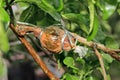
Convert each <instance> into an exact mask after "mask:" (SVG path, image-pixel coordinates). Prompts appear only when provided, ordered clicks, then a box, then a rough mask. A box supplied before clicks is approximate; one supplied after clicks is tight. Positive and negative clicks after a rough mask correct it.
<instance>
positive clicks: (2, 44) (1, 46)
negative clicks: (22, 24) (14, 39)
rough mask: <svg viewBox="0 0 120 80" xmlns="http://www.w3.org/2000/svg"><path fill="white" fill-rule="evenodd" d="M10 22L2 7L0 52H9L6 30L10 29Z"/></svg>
mask: <svg viewBox="0 0 120 80" xmlns="http://www.w3.org/2000/svg"><path fill="white" fill-rule="evenodd" d="M9 21H10V19H9V16H8V14H7V13H6V11H5V10H4V9H3V8H1V7H0V38H1V39H0V50H2V51H4V52H7V51H8V50H9V44H8V39H7V35H6V33H5V30H4V28H5V27H8V24H9Z"/></svg>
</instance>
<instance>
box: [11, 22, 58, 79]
mask: <svg viewBox="0 0 120 80" xmlns="http://www.w3.org/2000/svg"><path fill="white" fill-rule="evenodd" d="M10 28H11V29H12V31H13V32H14V33H15V34H16V35H17V37H18V38H19V40H20V41H21V42H22V43H23V45H24V46H25V47H26V48H27V50H28V51H29V53H30V55H31V56H32V57H33V58H34V60H35V61H36V62H37V63H38V65H39V66H40V67H41V69H42V70H43V71H44V72H45V74H46V75H47V76H48V77H49V78H50V79H51V80H59V79H58V78H57V77H56V76H55V75H54V74H53V73H52V72H51V71H50V70H49V69H48V68H47V67H46V65H45V64H44V62H43V61H42V59H41V58H40V57H39V55H38V54H37V53H36V51H35V50H34V49H33V47H32V46H31V45H30V44H29V42H28V41H27V40H26V39H25V37H24V36H19V34H18V33H17V31H16V29H15V26H13V24H10Z"/></svg>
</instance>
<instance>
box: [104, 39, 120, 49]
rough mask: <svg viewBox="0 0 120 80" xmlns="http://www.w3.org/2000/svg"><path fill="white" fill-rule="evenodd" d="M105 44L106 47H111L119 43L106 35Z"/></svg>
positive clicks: (117, 45) (115, 46) (117, 46)
mask: <svg viewBox="0 0 120 80" xmlns="http://www.w3.org/2000/svg"><path fill="white" fill-rule="evenodd" d="M105 45H106V47H108V48H111V49H118V48H119V44H118V43H117V42H116V41H115V40H114V39H113V38H112V37H106V39H105Z"/></svg>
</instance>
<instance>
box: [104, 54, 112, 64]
mask: <svg viewBox="0 0 120 80" xmlns="http://www.w3.org/2000/svg"><path fill="white" fill-rule="evenodd" d="M102 56H103V59H104V60H105V61H106V62H107V63H112V61H113V58H112V57H111V56H110V55H109V54H105V53H103V54H102Z"/></svg>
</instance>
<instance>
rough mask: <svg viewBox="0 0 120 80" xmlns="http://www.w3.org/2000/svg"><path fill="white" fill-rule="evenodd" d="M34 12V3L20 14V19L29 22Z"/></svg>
mask: <svg viewBox="0 0 120 80" xmlns="http://www.w3.org/2000/svg"><path fill="white" fill-rule="evenodd" d="M34 12H35V8H34V6H32V5H31V6H29V7H28V8H26V9H25V10H24V11H23V12H22V14H21V16H20V21H23V22H27V21H28V20H29V19H30V18H31V16H33V14H34Z"/></svg>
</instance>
